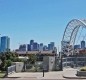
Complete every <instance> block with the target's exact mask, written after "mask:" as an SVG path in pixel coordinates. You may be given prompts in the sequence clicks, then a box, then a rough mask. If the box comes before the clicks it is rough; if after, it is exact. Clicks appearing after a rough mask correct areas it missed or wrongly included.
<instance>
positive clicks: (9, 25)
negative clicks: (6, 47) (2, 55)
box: [0, 0, 86, 49]
mask: <svg viewBox="0 0 86 80" xmlns="http://www.w3.org/2000/svg"><path fill="white" fill-rule="evenodd" d="M85 3H86V1H85V0H83V1H82V0H78V1H75V0H72V1H69V0H67V1H63V0H43V1H42V0H36V1H35V0H33V1H29V0H25V1H24V0H14V1H11V0H8V1H6V0H0V34H1V36H9V37H10V38H11V48H12V49H16V48H18V45H19V44H22V43H28V42H29V40H30V39H35V40H36V41H37V42H39V43H40V42H43V43H44V44H47V43H48V42H52V41H53V42H55V44H56V47H57V46H58V45H61V40H62V37H63V33H64V30H65V27H66V25H67V23H68V22H69V21H70V20H71V19H73V18H77V19H78V18H79V19H81V18H86V16H85V15H86V10H85V7H86V5H85ZM80 5H81V6H80ZM63 13H64V14H63ZM73 13H74V14H73Z"/></svg>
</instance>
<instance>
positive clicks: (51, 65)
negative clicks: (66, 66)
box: [43, 56, 55, 71]
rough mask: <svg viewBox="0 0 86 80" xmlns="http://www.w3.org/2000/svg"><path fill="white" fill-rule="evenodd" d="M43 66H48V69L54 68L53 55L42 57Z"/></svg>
mask: <svg viewBox="0 0 86 80" xmlns="http://www.w3.org/2000/svg"><path fill="white" fill-rule="evenodd" d="M43 66H44V68H45V69H46V68H48V71H53V70H55V57H52V56H45V57H44V58H43Z"/></svg>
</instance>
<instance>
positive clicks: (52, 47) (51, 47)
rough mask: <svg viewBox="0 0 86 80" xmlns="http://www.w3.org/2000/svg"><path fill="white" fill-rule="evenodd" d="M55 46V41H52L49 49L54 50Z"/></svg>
mask: <svg viewBox="0 0 86 80" xmlns="http://www.w3.org/2000/svg"><path fill="white" fill-rule="evenodd" d="M54 47H55V43H54V42H51V43H50V44H48V50H54Z"/></svg>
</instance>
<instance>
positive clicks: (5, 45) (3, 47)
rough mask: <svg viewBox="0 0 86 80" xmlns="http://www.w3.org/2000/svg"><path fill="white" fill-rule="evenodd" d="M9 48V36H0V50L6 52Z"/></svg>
mask: <svg viewBox="0 0 86 80" xmlns="http://www.w3.org/2000/svg"><path fill="white" fill-rule="evenodd" d="M9 50H10V38H9V37H8V36H2V37H1V45H0V52H7V51H9Z"/></svg>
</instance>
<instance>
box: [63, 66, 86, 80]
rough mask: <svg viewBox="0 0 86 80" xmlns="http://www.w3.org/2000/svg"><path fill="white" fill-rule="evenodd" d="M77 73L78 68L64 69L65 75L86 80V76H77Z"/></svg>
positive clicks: (68, 77)
mask: <svg viewBox="0 0 86 80" xmlns="http://www.w3.org/2000/svg"><path fill="white" fill-rule="evenodd" d="M76 74H77V69H73V68H68V69H64V73H63V77H64V78H67V79H85V80H86V77H83V76H82V77H81V76H76Z"/></svg>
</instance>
